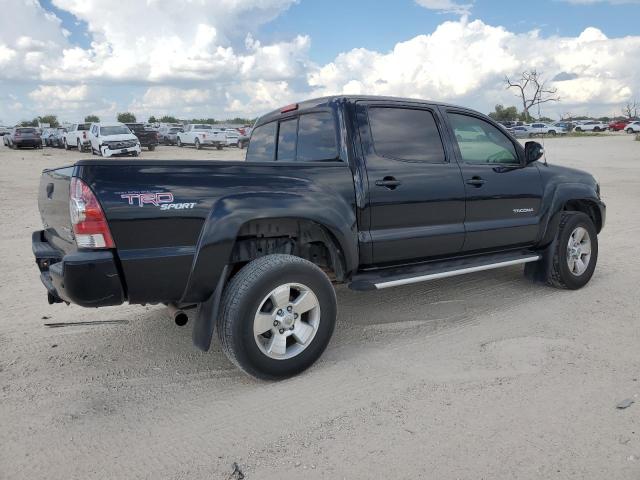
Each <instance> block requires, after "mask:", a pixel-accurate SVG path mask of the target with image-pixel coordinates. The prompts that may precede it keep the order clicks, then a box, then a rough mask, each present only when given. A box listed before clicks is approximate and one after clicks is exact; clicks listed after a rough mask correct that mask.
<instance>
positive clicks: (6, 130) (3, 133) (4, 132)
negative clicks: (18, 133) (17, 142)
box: [0, 127, 11, 137]
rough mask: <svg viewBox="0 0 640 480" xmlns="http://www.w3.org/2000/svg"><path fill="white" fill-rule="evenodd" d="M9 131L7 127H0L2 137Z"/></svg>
mask: <svg viewBox="0 0 640 480" xmlns="http://www.w3.org/2000/svg"><path fill="white" fill-rule="evenodd" d="M10 133H11V129H10V128H9V127H0V137H4V136H5V135H9V134H10Z"/></svg>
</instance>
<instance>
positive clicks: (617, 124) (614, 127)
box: [609, 120, 629, 132]
mask: <svg viewBox="0 0 640 480" xmlns="http://www.w3.org/2000/svg"><path fill="white" fill-rule="evenodd" d="M628 124H629V122H628V121H627V120H616V121H614V122H611V123H610V124H609V130H611V131H612V132H619V131H620V130H624V128H625V127H626V126H627V125H628Z"/></svg>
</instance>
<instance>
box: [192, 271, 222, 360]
mask: <svg viewBox="0 0 640 480" xmlns="http://www.w3.org/2000/svg"><path fill="white" fill-rule="evenodd" d="M228 274H229V266H228V265H226V266H225V267H224V269H223V270H222V275H220V279H219V280H218V285H216V289H215V290H214V291H213V293H212V294H211V296H210V297H209V299H208V300H207V301H206V302H204V303H201V304H200V306H199V307H198V314H197V316H196V321H195V322H194V324H193V331H192V336H191V338H192V340H193V344H194V345H195V346H196V347H198V348H199V349H200V350H202V351H203V352H206V351H208V350H209V347H211V338H212V337H213V330H214V328H215V325H216V320H217V319H218V312H219V311H220V299H221V298H222V292H223V291H224V286H225V284H226V283H227V276H228Z"/></svg>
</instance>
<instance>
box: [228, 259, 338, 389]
mask: <svg viewBox="0 0 640 480" xmlns="http://www.w3.org/2000/svg"><path fill="white" fill-rule="evenodd" d="M336 314H337V306H336V295H335V291H334V290H333V286H332V285H331V282H330V281H329V278H328V277H327V276H326V275H325V273H324V272H323V271H322V270H320V269H319V268H318V267H317V266H316V265H314V264H313V263H311V262H309V261H307V260H304V259H302V258H299V257H295V256H292V255H279V254H278V255H266V256H264V257H260V258H258V259H256V260H253V261H252V262H250V263H248V264H247V265H245V266H244V267H243V268H242V269H241V270H240V271H239V272H238V273H237V274H236V275H235V276H234V277H233V278H232V279H231V281H230V282H229V284H228V285H227V287H226V289H225V292H224V295H223V298H222V302H221V314H220V316H219V317H218V320H217V322H218V323H217V332H218V338H219V339H220V342H221V344H222V349H223V351H224V352H225V354H226V355H227V357H228V358H229V360H231V361H232V362H233V363H234V364H235V365H237V366H238V367H240V368H241V369H242V370H243V371H244V372H245V373H248V374H249V375H252V376H254V377H258V378H262V379H281V378H287V377H291V376H293V375H296V374H297V373H300V372H302V371H303V370H305V369H307V368H309V367H310V366H311V365H312V364H313V363H314V362H315V361H316V360H317V359H318V358H319V357H320V355H322V352H323V351H324V350H325V348H326V347H327V344H328V343H329V340H330V339H331V335H332V334H333V329H334V326H335V321H336Z"/></svg>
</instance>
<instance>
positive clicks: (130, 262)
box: [39, 160, 356, 303]
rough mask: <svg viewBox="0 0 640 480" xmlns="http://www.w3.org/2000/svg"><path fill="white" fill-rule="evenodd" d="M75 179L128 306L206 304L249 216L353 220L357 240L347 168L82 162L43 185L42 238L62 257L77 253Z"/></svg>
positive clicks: (46, 176) (50, 174) (47, 175)
mask: <svg viewBox="0 0 640 480" xmlns="http://www.w3.org/2000/svg"><path fill="white" fill-rule="evenodd" d="M72 176H77V177H79V178H81V179H82V180H83V181H84V182H85V183H86V184H87V185H89V186H90V187H91V189H92V190H93V192H94V193H95V195H96V196H97V198H98V200H99V202H100V204H101V206H102V209H103V211H104V213H105V216H106V218H107V220H108V224H109V227H110V230H111V234H112V236H113V239H114V241H115V245H116V249H115V250H114V251H113V252H112V253H113V255H114V259H115V263H116V265H117V268H118V270H119V272H120V274H121V276H122V281H123V285H124V289H125V296H126V298H127V299H128V300H129V301H130V302H131V303H152V302H169V301H173V302H178V301H182V302H194V303H196V302H201V301H204V300H205V299H206V298H207V297H208V295H210V294H211V292H212V291H213V289H214V288H215V281H216V280H217V275H219V273H220V271H221V270H222V268H223V266H224V265H223V264H224V263H225V262H226V260H227V259H228V256H229V254H230V252H231V249H232V248H233V244H234V241H235V238H236V234H237V232H238V231H239V230H240V229H241V228H242V226H243V224H244V223H246V221H247V220H248V219H253V218H256V215H257V216H258V217H260V216H263V217H266V218H274V217H275V218H277V217H278V216H283V217H289V216H296V215H299V216H301V217H304V218H308V217H309V216H311V218H313V217H316V218H319V219H321V218H322V217H323V216H324V217H331V218H326V222H327V224H331V223H332V222H335V221H336V220H338V221H341V222H350V223H352V224H353V231H354V235H356V233H355V231H356V228H355V224H356V222H355V194H354V181H353V176H352V174H351V170H350V169H349V167H348V165H347V164H346V163H344V162H339V161H334V162H323V163H318V162H313V163H308V164H305V163H290V162H282V163H280V164H274V163H269V164H266V163H259V162H245V161H195V160H194V161H189V160H175V161H171V160H130V161H128V160H82V161H79V162H77V163H76V164H75V165H72V166H68V167H62V168H59V169H54V170H45V171H44V172H43V175H42V179H41V184H40V195H39V209H40V213H41V215H42V219H43V223H44V225H45V228H44V233H43V236H44V239H45V240H46V241H47V242H48V243H49V244H50V245H52V246H53V247H54V248H56V249H58V250H60V251H61V254H62V253H64V254H70V253H73V252H75V250H76V247H75V244H74V242H73V234H72V231H71V228H70V219H69V208H68V195H69V182H70V179H71V177H72ZM230 212H233V214H232V215H230ZM282 212H286V213H282ZM219 219H222V220H220V221H218V220H219ZM354 243H355V242H354Z"/></svg>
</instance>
